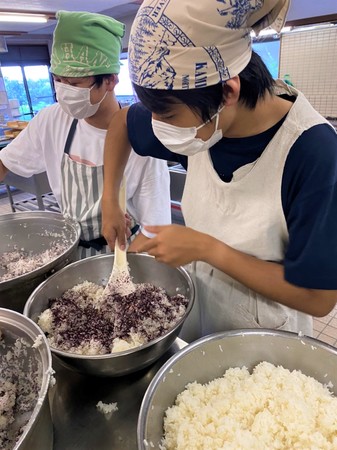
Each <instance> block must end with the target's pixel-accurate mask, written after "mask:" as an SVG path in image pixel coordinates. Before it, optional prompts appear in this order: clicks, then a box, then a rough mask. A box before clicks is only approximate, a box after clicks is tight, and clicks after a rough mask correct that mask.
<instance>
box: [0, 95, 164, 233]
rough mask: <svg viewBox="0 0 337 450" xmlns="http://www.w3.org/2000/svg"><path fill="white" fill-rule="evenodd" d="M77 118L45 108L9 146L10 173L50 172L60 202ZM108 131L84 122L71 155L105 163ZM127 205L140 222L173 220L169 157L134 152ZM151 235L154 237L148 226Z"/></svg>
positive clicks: (129, 165) (55, 107) (7, 164)
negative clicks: (63, 169)
mask: <svg viewBox="0 0 337 450" xmlns="http://www.w3.org/2000/svg"><path fill="white" fill-rule="evenodd" d="M72 121H73V118H72V117H70V116H68V115H67V114H66V113H65V112H63V110H62V109H61V107H60V106H59V105H58V104H57V103H56V104H54V105H52V106H48V107H46V108H44V109H42V110H41V111H40V112H39V113H38V114H37V115H36V116H35V117H34V118H33V119H32V120H31V121H30V123H29V126H28V127H27V128H26V129H25V130H23V131H22V132H21V133H20V134H19V135H18V136H17V137H16V138H15V139H14V140H13V141H12V142H11V143H10V144H8V145H7V147H5V148H4V149H3V150H1V153H0V159H1V160H2V162H3V164H4V165H5V167H7V169H8V170H10V171H11V172H13V173H15V174H17V175H20V176H23V177H30V176H32V175H34V174H38V173H41V172H44V171H46V172H47V175H48V180H49V184H50V187H51V189H52V191H53V193H54V195H55V197H56V200H57V201H58V203H59V204H60V205H61V190H62V186H61V179H62V177H61V161H62V157H63V153H64V146H65V142H66V139H67V136H68V133H69V129H70V126H71V123H72ZM105 136H106V130H102V129H99V128H95V127H93V126H91V125H89V124H88V123H87V122H86V121H85V120H79V121H78V124H77V128H76V132H75V135H74V139H73V142H72V144H71V148H70V155H69V156H70V157H71V158H72V159H74V160H75V161H77V162H82V163H84V164H89V165H97V166H101V165H103V151H104V141H105ZM125 177H126V185H127V192H126V196H127V209H128V211H129V212H130V214H132V216H133V217H134V218H135V219H136V221H137V222H138V223H140V224H141V225H164V224H169V223H171V209H170V181H169V180H170V178H169V172H168V167H167V164H166V161H161V160H158V159H154V158H150V157H141V156H138V155H137V154H136V153H135V152H134V151H133V150H132V151H131V154H130V157H129V160H128V163H127V166H126V169H125ZM142 232H143V233H144V234H145V235H146V236H151V235H150V234H149V233H147V232H146V231H145V230H144V229H142Z"/></svg>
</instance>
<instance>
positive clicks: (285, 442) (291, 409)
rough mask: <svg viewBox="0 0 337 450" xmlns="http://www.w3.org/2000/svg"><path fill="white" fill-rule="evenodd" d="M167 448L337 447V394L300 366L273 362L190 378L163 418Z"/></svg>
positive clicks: (282, 449) (256, 449) (255, 449)
mask: <svg viewBox="0 0 337 450" xmlns="http://www.w3.org/2000/svg"><path fill="white" fill-rule="evenodd" d="M164 431H165V434H164V439H163V449H165V450H173V449H174V450H192V449H193V450H206V449H207V450H219V449H226V450H234V449H235V450H240V449H245V450H248V449H249V450H267V449H268V450H272V449H280V450H289V449H301V450H309V449H312V450H318V449H319V450H332V449H337V398H336V397H334V396H333V395H332V394H331V392H330V391H329V389H328V387H327V386H324V385H323V384H321V383H319V382H318V381H317V380H315V379H314V378H312V377H308V376H306V375H304V374H302V373H301V372H300V371H292V372H291V371H289V370H288V369H285V368H283V367H281V366H279V367H275V366H274V365H272V364H270V363H268V362H262V363H260V364H259V365H257V366H256V367H255V369H254V371H253V373H252V374H250V373H249V371H248V370H247V369H246V368H245V367H243V368H231V369H228V370H227V371H226V373H225V374H224V376H223V377H222V378H217V379H215V380H213V381H211V382H209V383H208V384H205V385H201V384H199V383H197V382H194V383H190V384H189V385H187V387H186V389H185V390H184V391H183V392H182V393H180V394H179V395H178V397H177V399H176V403H175V405H174V406H172V407H170V408H168V410H167V411H166V416H165V419H164Z"/></svg>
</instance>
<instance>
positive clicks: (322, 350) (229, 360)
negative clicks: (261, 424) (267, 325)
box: [137, 329, 337, 450]
mask: <svg viewBox="0 0 337 450" xmlns="http://www.w3.org/2000/svg"><path fill="white" fill-rule="evenodd" d="M262 361H269V362H270V363H272V364H274V365H282V366H283V367H284V368H287V369H289V370H295V369H297V370H301V371H302V373H304V374H305V375H308V376H312V377H314V378H316V379H317V380H318V381H320V382H321V383H323V384H326V383H328V382H329V381H331V382H332V384H333V385H334V389H335V394H336V393H337V349H335V348H333V347H331V346H330V345H328V344H324V343H323V342H320V341H318V340H317V339H313V338H309V337H303V336H299V335H297V334H295V333H290V332H287V331H279V332H277V331H273V330H264V329H259V330H236V331H229V332H224V333H217V334H213V335H210V336H206V337H204V338H201V339H199V340H197V341H195V342H194V343H193V344H190V345H188V346H186V347H185V348H183V349H182V350H180V351H179V352H178V353H176V354H175V355H174V356H172V357H171V358H170V359H169V360H168V361H167V362H166V363H165V364H164V365H163V366H162V368H161V369H160V370H159V371H158V372H157V374H156V375H155V377H154V378H153V380H152V382H151V383H150V385H149V387H148V389H147V391H146V393H145V396H144V398H143V402H142V406H141V409H140V413H139V419H138V430H137V439H138V449H139V450H149V448H152V447H153V448H160V442H161V439H162V436H163V420H164V413H165V411H166V409H167V408H168V407H169V406H172V405H173V404H174V402H175V399H176V397H177V395H178V394H179V393H180V392H182V391H183V390H184V389H185V387H186V385H187V384H188V383H190V382H193V381H197V382H198V383H207V382H209V381H211V380H213V379H215V378H218V377H221V376H222V375H223V374H224V373H225V371H226V370H227V369H229V368H230V367H242V366H246V367H247V368H248V370H252V369H253V368H254V367H255V366H256V365H257V364H258V363H260V362H262Z"/></svg>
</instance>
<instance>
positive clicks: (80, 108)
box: [54, 81, 108, 119]
mask: <svg viewBox="0 0 337 450" xmlns="http://www.w3.org/2000/svg"><path fill="white" fill-rule="evenodd" d="M54 84H55V91H56V97H57V101H58V102H59V104H60V106H61V108H62V109H63V111H64V112H65V113H66V114H68V115H69V116H71V117H74V118H75V119H86V118H87V117H91V116H93V115H94V114H96V112H97V111H98V108H99V105H100V104H101V103H102V101H103V100H104V99H105V96H106V94H107V93H108V91H106V93H105V94H104V96H103V98H102V100H101V101H100V102H98V103H95V104H94V105H92V104H91V103H90V91H91V89H92V88H93V87H94V86H92V87H91V88H82V87H76V86H71V85H70V84H65V83H60V82H59V81H55V82H54Z"/></svg>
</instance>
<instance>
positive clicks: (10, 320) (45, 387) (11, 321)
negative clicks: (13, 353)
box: [0, 308, 52, 450]
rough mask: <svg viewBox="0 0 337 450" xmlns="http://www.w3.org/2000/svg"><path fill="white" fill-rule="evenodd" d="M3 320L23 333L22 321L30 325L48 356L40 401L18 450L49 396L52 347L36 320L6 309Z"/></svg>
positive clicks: (21, 438) (2, 311) (35, 407)
mask: <svg viewBox="0 0 337 450" xmlns="http://www.w3.org/2000/svg"><path fill="white" fill-rule="evenodd" d="M4 312H5V313H6V315H8V314H9V315H10V316H11V315H12V316H13V318H8V317H5V316H4V315H3V313H4ZM2 319H6V320H7V323H9V324H10V325H12V326H13V325H14V326H16V327H17V328H19V329H20V330H21V331H22V328H20V320H21V321H24V322H27V323H28V324H30V325H31V326H32V327H33V328H34V330H35V331H36V337H38V336H42V341H43V344H42V345H44V347H45V351H46V354H47V366H48V369H47V370H46V371H44V372H43V373H42V381H41V388H40V391H39V396H38V399H37V401H36V404H35V406H34V409H33V412H32V414H31V416H30V418H29V420H28V422H27V423H26V425H25V429H24V431H23V433H22V434H21V436H20V438H19V440H18V441H17V442H16V443H15V446H14V448H13V450H16V449H17V448H19V447H20V445H21V444H22V443H23V441H24V440H25V438H26V436H27V434H28V433H29V432H30V430H31V428H32V425H33V424H34V423H35V421H36V419H37V416H38V415H39V413H40V410H41V409H42V407H43V403H44V401H45V399H46V397H47V396H48V390H49V384H50V378H51V375H52V355H51V351H50V347H49V345H48V341H47V338H46V336H45V335H44V333H43V331H42V330H41V329H40V328H39V326H38V325H37V324H36V323H35V322H34V320H32V319H30V318H29V317H27V316H24V315H23V314H21V313H18V312H16V311H12V310H10V309H6V308H0V321H2ZM15 319H20V320H15ZM30 337H31V336H30ZM43 384H44V385H43ZM41 398H42V399H43V401H42V402H40V401H39V400H40V399H41Z"/></svg>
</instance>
